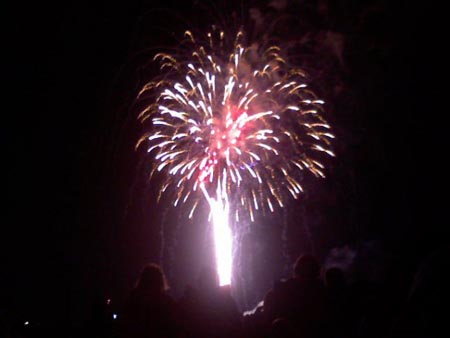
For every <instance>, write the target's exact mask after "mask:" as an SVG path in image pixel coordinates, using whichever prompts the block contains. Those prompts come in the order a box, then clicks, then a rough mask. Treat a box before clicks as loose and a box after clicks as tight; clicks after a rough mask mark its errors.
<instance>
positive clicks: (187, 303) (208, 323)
mask: <svg viewBox="0 0 450 338" xmlns="http://www.w3.org/2000/svg"><path fill="white" fill-rule="evenodd" d="M180 307H181V309H182V311H183V312H182V313H183V315H182V316H183V319H184V331H185V332H186V336H187V337H189V338H191V337H192V338H217V337H224V338H225V337H226V338H228V337H239V336H240V333H241V325H242V324H241V314H240V312H239V310H238V308H237V305H236V303H235V301H234V299H233V297H232V296H231V294H230V289H229V287H227V286H225V287H220V286H219V282H218V278H217V274H216V271H215V270H214V269H212V268H210V267H205V268H203V269H202V271H201V272H200V276H199V278H198V280H197V287H187V288H186V291H185V294H184V296H183V297H182V298H181V299H180Z"/></svg>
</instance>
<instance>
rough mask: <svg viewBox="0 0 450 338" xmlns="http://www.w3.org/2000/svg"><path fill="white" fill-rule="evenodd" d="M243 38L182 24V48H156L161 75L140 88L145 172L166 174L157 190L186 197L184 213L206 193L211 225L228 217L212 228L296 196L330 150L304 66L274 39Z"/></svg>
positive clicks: (319, 105)
mask: <svg viewBox="0 0 450 338" xmlns="http://www.w3.org/2000/svg"><path fill="white" fill-rule="evenodd" d="M244 39H245V37H244V34H243V33H242V32H241V31H239V32H238V33H237V34H236V35H234V36H233V37H232V38H231V39H230V38H229V37H228V36H226V35H225V34H224V32H223V31H220V30H218V29H214V30H212V31H211V32H210V33H208V34H207V35H206V36H205V38H204V39H200V40H199V39H197V38H196V37H194V35H193V34H192V33H191V32H189V31H187V32H186V33H185V39H184V41H183V44H182V45H181V46H180V53H178V54H176V55H175V54H165V53H160V54H157V55H156V56H155V60H157V61H159V62H160V65H161V71H162V73H163V76H162V77H161V79H160V80H157V81H152V82H149V83H147V84H146V85H145V86H144V87H143V88H142V90H141V91H140V93H139V98H140V99H145V100H147V99H148V100H149V101H146V102H150V104H148V105H146V106H145V107H144V109H143V110H142V111H141V112H140V114H139V119H140V120H141V121H142V122H143V123H148V124H149V129H148V133H146V134H145V135H143V136H142V137H141V138H140V140H139V141H138V143H137V147H138V146H139V145H141V144H145V146H146V149H147V152H148V154H150V155H151V156H152V158H153V159H154V161H153V163H154V166H153V168H152V174H154V173H155V172H165V173H166V175H165V180H164V182H163V183H162V185H161V189H160V195H161V194H163V193H164V192H165V191H167V190H168V189H174V191H175V192H176V197H175V198H174V205H175V206H176V205H178V204H179V203H185V204H187V205H189V208H190V212H189V217H190V218H191V217H193V214H194V212H195V210H196V208H197V206H198V203H199V201H200V200H201V199H202V198H206V200H207V201H208V203H209V205H210V210H211V214H212V218H213V221H214V223H216V224H217V223H224V222H225V224H222V226H220V227H218V226H216V228H215V232H217V231H219V230H218V229H219V228H220V229H226V228H229V226H227V224H226V223H227V221H226V220H227V219H228V217H234V219H235V221H236V222H239V221H240V220H242V219H243V218H246V219H250V220H251V221H254V219H255V212H257V211H260V210H263V211H271V212H273V211H274V210H275V208H277V207H283V206H284V205H285V204H286V201H287V200H288V199H290V198H298V197H299V195H300V194H301V193H302V192H303V187H302V179H303V175H304V173H305V172H309V173H311V174H312V175H314V176H316V177H324V165H323V164H322V160H323V159H324V158H325V157H327V156H334V154H333V152H332V150H331V147H330V146H331V140H332V139H333V138H334V136H333V135H332V134H331V132H330V126H329V124H328V123H327V122H326V120H325V119H324V117H323V116H322V115H323V104H324V102H323V101H322V100H320V99H319V98H317V97H316V95H315V94H314V92H313V91H312V90H310V89H309V88H308V86H307V78H306V74H305V73H304V72H303V71H302V70H301V69H296V68H291V67H290V66H289V65H288V62H287V61H286V59H285V58H284V57H283V55H282V51H281V49H280V48H279V47H277V46H270V47H268V48H264V49H262V48H259V47H257V46H255V45H253V46H246V44H245V41H244ZM200 191H201V193H199V192H200ZM219 219H220V222H219ZM221 233H222V232H221ZM215 236H216V237H217V236H219V237H221V238H222V240H223V239H224V235H220V234H217V233H216V234H215ZM226 241H227V242H230V244H229V246H231V240H226ZM217 246H218V244H217V240H216V249H217ZM229 246H228V245H227V246H226V248H224V249H223V250H225V251H227V250H230V247H229ZM230 254H231V251H230Z"/></svg>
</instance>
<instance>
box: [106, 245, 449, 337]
mask: <svg viewBox="0 0 450 338" xmlns="http://www.w3.org/2000/svg"><path fill="white" fill-rule="evenodd" d="M448 253H449V252H448V248H445V247H444V248H442V249H440V250H436V251H435V252H433V253H432V254H431V255H430V256H429V257H427V258H426V259H424V260H423V262H422V264H421V265H420V266H419V267H418V269H417V272H416V273H415V275H414V277H413V278H412V280H411V283H410V286H409V291H408V293H407V297H406V298H405V299H404V301H403V302H401V305H400V306H395V308H392V307H394V304H395V301H393V300H392V299H390V297H389V296H390V293H389V290H390V288H391V287H392V285H391V283H390V281H386V283H385V284H383V285H380V284H378V285H377V284H374V283H371V282H369V281H368V280H356V281H350V280H349V278H348V277H347V275H346V273H345V271H344V270H343V269H342V268H340V267H337V266H330V267H327V268H325V267H324V266H323V265H322V264H321V263H320V261H319V260H318V259H317V258H316V257H315V256H313V255H311V254H301V255H300V256H299V257H298V259H297V260H296V262H295V264H294V266H293V268H292V276H291V277H288V278H286V279H282V280H277V281H275V282H274V284H273V286H272V288H270V289H269V290H267V292H266V294H265V295H264V297H263V299H262V300H261V302H260V303H259V305H258V306H257V307H256V308H255V309H254V311H249V312H247V311H241V310H239V308H238V306H237V303H236V301H235V300H234V298H233V296H232V292H231V289H230V287H229V286H219V283H218V278H217V275H216V272H215V269H213V268H211V267H204V268H203V269H202V270H201V271H200V274H199V276H198V278H197V283H196V285H187V286H186V288H185V291H184V293H183V295H182V296H181V297H179V298H178V299H175V298H174V297H172V296H169V293H167V284H166V282H165V278H164V273H163V270H162V269H161V267H159V266H158V265H157V264H150V265H147V266H145V267H144V269H143V271H142V273H141V276H140V277H139V280H138V282H137V284H136V286H135V287H134V288H133V289H132V290H131V292H130V295H129V298H128V300H127V301H126V302H125V304H124V305H123V307H122V309H121V311H120V312H119V320H118V321H117V323H116V326H115V328H114V329H113V330H110V331H108V332H109V333H110V335H109V337H111V338H144V337H145V338H150V337H156V338H161V337H167V338H172V337H174V338H222V337H224V338H225V337H236V338H290V337H301V338H341V337H342V338H344V337H350V338H366V337H386V338H393V337H437V336H439V334H441V332H442V331H441V329H442V328H443V323H444V316H443V312H442V311H441V310H440V306H443V305H444V300H443V298H441V297H444V295H443V290H445V289H446V285H444V283H445V279H444V278H442V274H441V272H442V271H441V268H442V267H443V265H444V264H447V263H446V261H447V260H446V257H448ZM393 282H394V281H392V283H393Z"/></svg>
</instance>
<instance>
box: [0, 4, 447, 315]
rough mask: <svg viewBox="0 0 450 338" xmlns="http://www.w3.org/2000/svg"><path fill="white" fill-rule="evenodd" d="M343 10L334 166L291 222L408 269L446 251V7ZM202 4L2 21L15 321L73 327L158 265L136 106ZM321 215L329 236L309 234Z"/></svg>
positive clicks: (50, 11)
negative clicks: (159, 59) (373, 248)
mask: <svg viewBox="0 0 450 338" xmlns="http://www.w3.org/2000/svg"><path fill="white" fill-rule="evenodd" d="M294 2H295V1H294ZM342 3H344V4H346V5H348V11H347V10H346V7H345V6H344V5H341V7H342V8H341V9H340V11H339V12H338V13H339V14H336V15H337V19H336V22H338V24H335V27H337V29H338V30H340V31H341V32H342V34H343V35H344V36H345V38H346V39H347V40H346V41H351V43H354V44H353V45H350V46H349V48H348V49H347V50H346V53H347V54H345V57H346V61H347V67H348V69H347V72H346V73H345V80H344V82H345V86H346V87H345V88H346V94H345V95H343V96H342V97H344V98H342V97H341V99H342V101H339V102H342V106H339V105H338V103H335V105H334V106H333V111H334V112H335V115H334V116H333V117H332V121H333V122H335V124H336V126H337V128H336V134H337V136H338V138H337V141H336V142H337V143H338V146H337V151H338V154H340V156H338V157H337V160H336V162H335V164H334V165H333V168H334V171H333V172H332V173H331V174H330V175H329V177H328V179H327V180H326V182H325V183H324V184H323V185H321V187H319V188H317V191H316V192H314V193H311V194H310V195H309V200H308V201H310V202H308V203H306V207H305V208H306V210H307V211H305V208H303V209H302V208H298V209H299V210H300V209H301V210H302V211H298V210H297V211H294V212H293V214H294V215H296V213H297V214H302V212H303V213H305V212H306V216H305V217H306V218H307V219H309V223H311V224H312V225H311V226H312V227H313V230H312V233H313V237H314V236H315V237H314V240H315V241H316V244H315V245H316V246H319V249H318V250H319V251H320V253H321V254H322V255H324V254H325V253H326V252H327V250H328V249H329V248H331V247H334V246H342V245H345V244H349V245H356V244H355V243H361V242H364V241H369V240H376V241H378V242H380V243H382V245H383V247H387V248H388V249H387V250H389V251H390V252H394V254H395V255H398V257H401V259H406V258H407V257H410V258H411V261H412V263H408V264H413V265H414V264H415V263H416V261H417V259H419V257H421V255H423V254H426V253H428V252H430V251H432V250H433V249H434V248H437V247H438V246H440V245H443V244H445V243H447V239H448V237H447V234H448V221H447V217H448V216H447V213H446V211H447V205H446V202H447V200H448V198H447V195H448V173H447V164H446V163H445V160H446V156H447V154H448V143H449V142H448V138H447V135H448V130H447V129H448V125H447V124H446V123H447V122H446V115H447V111H448V109H447V105H446V102H447V95H446V94H447V93H446V91H445V89H444V88H445V87H444V86H445V83H446V80H447V77H446V75H445V74H444V71H445V68H446V66H447V64H448V61H447V62H444V61H445V57H444V55H443V51H442V50H443V49H444V47H445V44H446V43H447V40H448V39H447V38H446V36H445V31H444V30H443V28H442V27H443V26H444V24H445V20H442V18H441V17H440V16H439V15H438V13H439V12H440V9H438V8H431V5H428V6H427V7H424V5H423V4H413V3H412V2H409V1H400V2H396V4H395V5H393V4H390V2H389V1H381V0H374V1H370V2H367V5H362V4H361V3H359V2H358V1H351V0H348V1H343V2H342ZM369 3H372V4H375V5H381V7H376V6H375V7H374V8H382V10H381V12H380V14H374V15H373V17H372V19H373V21H370V22H366V23H367V25H366V26H365V28H364V29H363V30H356V29H355V28H354V26H352V23H353V22H354V21H355V20H356V19H355V17H354V16H353V13H361V11H363V10H364V9H365V8H369V5H368V4H369ZM227 4H228V5H227V6H228V7H227V6H225V7H227V8H230V7H232V2H228V3H227ZM383 5H384V7H383ZM196 6H197V7H196ZM198 6H199V4H198V3H196V4H195V5H192V4H191V2H189V1H188V2H184V3H183V5H178V4H176V2H174V1H164V2H161V4H159V5H156V4H155V3H154V2H152V1H144V0H142V1H122V2H115V3H110V2H109V1H103V2H102V1H96V2H91V1H64V2H58V3H47V2H30V3H26V2H25V3H24V2H14V3H10V4H9V5H8V6H7V10H6V11H2V12H3V13H2V14H3V15H4V16H5V19H2V22H3V24H4V25H5V27H4V28H3V32H4V33H5V37H4V39H3V40H2V46H3V48H2V49H3V52H2V54H3V56H6V62H4V63H3V71H2V74H3V77H2V79H3V81H2V82H3V88H4V89H3V93H4V94H5V95H4V99H3V100H2V103H3V105H2V107H3V109H2V117H3V118H2V120H3V122H2V123H1V126H2V127H1V143H2V155H3V156H2V158H3V160H2V168H3V170H4V174H3V178H4V188H3V197H4V198H3V200H4V201H5V200H6V203H5V202H3V204H2V205H3V206H4V212H3V222H2V231H1V233H2V235H1V237H0V238H1V239H0V241H1V249H0V250H1V251H0V253H1V256H0V257H1V269H0V271H1V273H0V288H1V291H0V295H1V300H2V302H3V303H4V304H6V306H7V308H9V309H13V311H15V312H17V313H25V314H28V313H31V314H32V315H36V313H38V312H39V313H41V314H42V313H45V314H50V315H52V316H57V317H58V318H59V319H60V320H74V321H76V320H77V318H78V317H77V316H78V315H79V313H80V312H81V309H83V306H85V305H86V304H85V303H86V302H88V301H86V302H85V303H83V301H80V299H81V300H86V299H92V298H93V297H94V296H95V295H99V296H103V295H106V296H110V295H113V297H114V296H115V297H117V298H119V299H120V297H123V292H124V290H127V289H128V288H129V287H130V286H131V283H132V282H133V281H134V279H135V278H136V276H137V273H138V270H139V269H140V267H141V266H142V264H144V263H145V262H148V261H152V260H153V261H157V260H158V259H159V254H160V241H159V240H160V237H159V236H160V235H159V223H161V222H162V221H161V219H162V217H163V216H162V215H163V214H164V212H163V211H162V210H163V209H166V208H165V207H164V206H163V207H161V206H159V207H156V206H155V205H154V204H152V202H151V201H150V198H149V197H148V194H147V193H145V191H146V187H144V186H142V183H143V182H141V181H142V180H139V179H136V177H137V176H136V175H137V174H136V172H137V170H138V169H137V168H138V158H137V154H136V153H135V152H134V150H133V144H134V142H135V140H136V139H137V137H138V132H139V126H138V124H137V123H136V122H135V116H134V115H133V113H134V112H133V110H132V107H131V105H132V99H133V97H134V95H135V94H136V91H137V88H138V87H137V86H138V84H141V83H142V81H143V78H142V77H143V76H145V75H148V74H150V72H148V71H146V68H145V67H144V66H145V63H146V61H148V59H149V58H150V57H151V56H152V55H153V54H154V51H155V50H157V49H158V48H159V46H164V45H168V44H170V43H173V40H170V41H169V42H168V40H167V39H168V38H170V37H171V36H173V35H171V33H172V32H175V33H177V34H178V33H180V32H183V30H184V29H185V28H187V27H185V24H186V25H188V24H189V23H192V24H195V25H197V26H201V25H203V24H206V22H207V20H208V19H209V18H210V17H209V16H208V15H203V16H202V15H198V16H193V15H192V13H193V12H195V9H196V8H198ZM255 6H256V5H255ZM260 6H261V8H262V11H263V13H265V11H268V9H267V8H268V7H267V5H266V3H265V2H264V1H263V2H260ZM249 7H250V6H249V5H245V6H242V7H239V8H240V10H241V11H243V12H244V13H245V12H246V9H247V8H249ZM370 8H371V7H370ZM375 13H377V12H375ZM222 14H223V13H222ZM184 21H185V22H184ZM339 25H341V26H339ZM167 27H170V28H167ZM170 29H173V31H170ZM290 33H291V34H293V33H292V32H290ZM371 43H373V45H372V44H371ZM360 47H361V49H360ZM325 80H326V79H325ZM325 80H324V81H325ZM442 81H443V82H442ZM322 87H323V88H325V89H326V88H329V87H327V83H326V82H324V83H323V86H322ZM347 89H348V90H347ZM5 90H6V92H5ZM349 102H350V103H349ZM322 194H323V195H327V197H326V198H325V197H324V196H322ZM324 200H325V202H324ZM311 201H317V202H318V203H324V204H323V205H322V206H321V207H314V206H310V204H311V203H312V202H311ZM146 203H148V204H146ZM147 205H150V207H149V208H148V209H146V208H147V207H146V206H147ZM175 213H176V212H175ZM315 214H321V215H322V216H321V217H322V218H323V220H322V221H321V222H322V223H326V225H324V224H322V223H321V222H314V221H311V220H312V219H313V218H314V215H315ZM324 214H325V216H323V215H324ZM291 218H293V217H292V216H291ZM149 219H150V220H149ZM332 220H333V221H335V222H334V225H333V224H330V222H331V221H332ZM188 225H189V224H188ZM192 226H194V227H195V225H192ZM183 229H184V230H181V232H182V233H183V235H182V237H181V238H183V240H180V241H178V244H179V242H182V244H179V245H181V247H183V242H184V243H187V244H184V246H185V247H184V249H175V250H174V252H175V253H174V252H172V253H171V254H175V260H176V253H177V252H178V253H180V252H181V253H183V250H187V251H186V252H189V255H187V256H186V255H183V257H182V258H183V260H182V261H183V262H184V263H186V264H188V263H189V259H191V260H194V259H195V258H196V257H199V255H200V254H199V253H198V252H197V253H195V252H192V250H193V249H192V247H190V248H189V249H186V247H189V245H193V247H195V244H192V243H195V240H196V239H195V235H194V234H195V232H193V231H190V230H186V228H185V227H184V228H183ZM265 231H266V232H265V234H266V235H267V233H270V230H269V231H268V230H267V229H266V230H265ZM200 232H201V231H200ZM275 232H276V231H275ZM276 233H277V234H278V232H276ZM293 233H294V234H295V233H296V232H295V229H294V230H293ZM300 236H301V231H300ZM189 243H191V244H189ZM294 243H295V242H294ZM172 245H175V247H176V245H177V243H175V244H174V243H172ZM321 246H322V247H321ZM177 250H178V251H177ZM298 251H299V250H297V251H295V250H294V252H298ZM186 252H185V253H186ZM180 259H181V258H180ZM399 260H400V259H399ZM177 269H178V270H177ZM177 269H174V272H172V275H171V276H174V277H173V278H174V279H175V280H176V281H177V283H178V284H181V283H182V282H181V281H182V280H184V279H186V280H192V278H193V277H192V275H189V276H187V275H188V272H189V268H188V267H186V266H185V267H184V268H183V267H179V266H178V268H177ZM177 271H178V272H177ZM181 272H183V273H184V274H183V275H180V273H181ZM177 287H178V289H180V286H179V285H178V286H177Z"/></svg>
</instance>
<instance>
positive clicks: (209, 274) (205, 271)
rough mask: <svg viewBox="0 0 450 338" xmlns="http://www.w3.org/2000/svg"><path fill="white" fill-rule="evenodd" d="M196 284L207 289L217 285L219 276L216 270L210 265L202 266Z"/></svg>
mask: <svg viewBox="0 0 450 338" xmlns="http://www.w3.org/2000/svg"><path fill="white" fill-rule="evenodd" d="M198 286H199V287H200V288H201V289H208V290H210V289H213V288H215V287H218V286H219V277H218V276H217V272H216V270H215V269H213V268H212V267H210V266H205V267H203V268H202V270H201V271H200V274H199V277H198Z"/></svg>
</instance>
